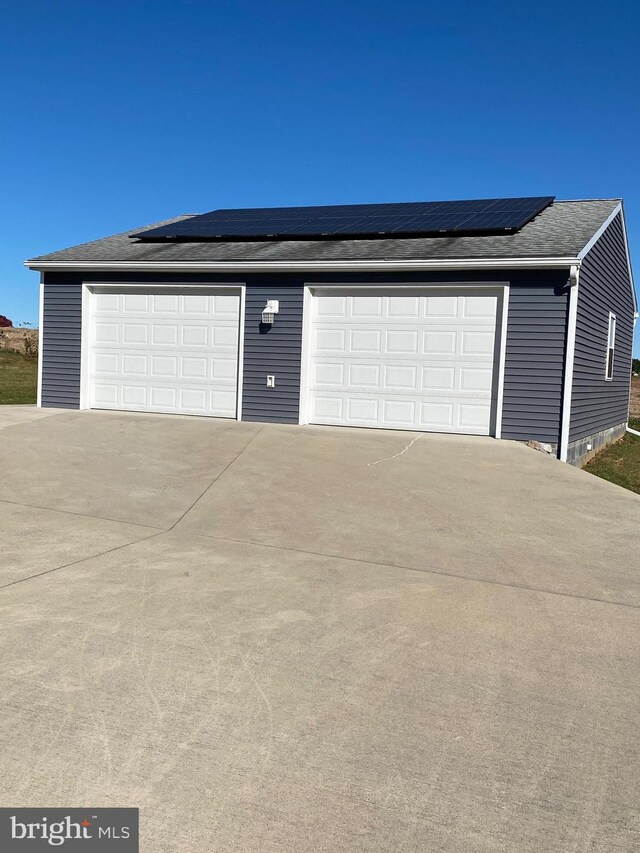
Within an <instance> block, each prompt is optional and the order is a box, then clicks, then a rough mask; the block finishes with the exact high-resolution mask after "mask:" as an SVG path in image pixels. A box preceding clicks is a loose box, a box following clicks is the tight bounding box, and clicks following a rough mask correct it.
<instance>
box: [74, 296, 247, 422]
mask: <svg viewBox="0 0 640 853" xmlns="http://www.w3.org/2000/svg"><path fill="white" fill-rule="evenodd" d="M239 321H240V291H239V290H231V289H229V290H225V289H220V288H218V289H206V290H203V289H199V290H196V289H193V288H192V289H189V290H187V289H181V290H175V291H174V290H171V291H165V290H163V291H160V292H158V291H156V292H151V291H145V290H144V289H136V290H127V291H126V292H122V293H114V292H113V291H107V290H104V291H99V290H98V291H96V292H95V293H94V294H93V297H92V308H91V357H90V368H89V383H90V387H89V406H90V407H91V408H93V409H126V410H129V411H138V412H140V411H142V412H170V413H177V414H178V413H179V414H191V415H209V416H214V417H220V418H235V417H236V406H237V396H238V334H239Z"/></svg>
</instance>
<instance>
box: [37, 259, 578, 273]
mask: <svg viewBox="0 0 640 853" xmlns="http://www.w3.org/2000/svg"><path fill="white" fill-rule="evenodd" d="M579 263H580V261H579V259H578V258H548V257H547V258H475V259H474V258H460V259H451V260H404V261H403V260H358V261H349V260H335V261H38V260H35V259H34V260H30V261H25V262H24V265H25V266H26V267H29V269H32V270H42V271H47V270H66V271H71V270H86V271H87V272H88V271H91V270H113V271H116V270H127V271H129V272H135V271H141V272H142V271H157V272H160V271H163V270H164V271H172V272H216V273H218V272H219V273H229V272H238V273H248V272H313V271H315V270H317V271H319V272H331V271H335V272H346V271H349V270H356V271H371V272H375V271H383V272H386V271H396V270H398V271H410V270H460V269H467V270H468V269H501V268H502V269H514V268H515V269H562V268H564V267H570V266H572V265H573V264H579Z"/></svg>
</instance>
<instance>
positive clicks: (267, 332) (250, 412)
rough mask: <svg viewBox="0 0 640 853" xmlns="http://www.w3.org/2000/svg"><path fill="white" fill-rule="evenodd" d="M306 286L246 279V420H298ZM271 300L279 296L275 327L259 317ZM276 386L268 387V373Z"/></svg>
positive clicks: (244, 409) (243, 406) (244, 410)
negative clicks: (274, 378)
mask: <svg viewBox="0 0 640 853" xmlns="http://www.w3.org/2000/svg"><path fill="white" fill-rule="evenodd" d="M303 293H304V291H303V288H302V286H301V285H299V286H297V287H291V286H287V285H286V283H283V281H282V280H277V279H276V280H271V281H270V280H269V279H268V278H267V277H265V278H264V279H263V280H258V281H256V282H248V283H247V291H246V305H245V326H244V371H243V386H242V419H243V420H245V421H273V422H277V423H298V412H299V405H300V357H301V349H302V300H303ZM267 299H278V300H279V301H280V306H279V307H280V311H279V313H278V314H277V315H276V317H275V323H274V324H273V326H263V325H262V323H261V322H260V317H261V314H262V309H263V308H264V305H265V302H266V301H267ZM269 373H272V374H273V375H274V376H275V377H276V387H275V388H267V374H269Z"/></svg>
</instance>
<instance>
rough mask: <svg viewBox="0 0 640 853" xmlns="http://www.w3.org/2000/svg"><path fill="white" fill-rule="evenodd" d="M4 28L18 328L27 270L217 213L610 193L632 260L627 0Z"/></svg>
mask: <svg viewBox="0 0 640 853" xmlns="http://www.w3.org/2000/svg"><path fill="white" fill-rule="evenodd" d="M0 14H1V20H2V24H1V26H0V81H1V83H2V88H1V92H2V94H1V96H0V97H1V100H2V117H3V118H2V126H1V129H0V156H1V158H2V173H3V177H2V181H1V184H0V192H1V196H0V197H1V199H2V203H1V204H0V313H3V314H7V315H8V316H9V317H11V319H13V320H14V322H16V323H20V322H25V321H29V322H36V321H37V290H38V288H37V280H38V276H37V273H31V272H29V271H27V270H25V269H24V268H23V267H22V261H23V260H24V259H25V258H27V257H30V256H33V255H36V254H40V253H43V252H47V251H52V250H54V249H59V248H62V247H64V246H68V245H73V244H76V243H80V242H83V241H86V240H91V239H95V238H97V237H101V236H105V235H106V234H110V233H114V232H117V231H123V230H126V229H127V228H130V227H135V226H138V225H143V224H146V223H149V222H154V221H157V220H160V219H163V218H165V217H169V216H173V215H175V214H178V213H192V212H203V211H206V210H211V209H214V208H216V207H246V206H270V205H289V204H332V203H335V204H341V203H357V202H376V201H412V200H429V199H441V198H478V197H480V198H482V197H491V196H518V195H546V194H549V195H555V196H557V197H558V198H590V197H614V196H615V197H617V196H622V197H624V199H625V204H626V212H627V222H628V227H629V232H630V234H629V236H630V241H631V251H632V260H633V259H634V258H635V260H636V262H637V260H638V258H640V172H639V170H638V166H637V159H638V152H639V151H640V118H639V112H638V110H639V108H640V74H639V73H638V61H637V55H638V51H637V39H638V32H639V29H640V9H639V8H638V4H637V3H632V2H629V3H621V2H616V0H611V2H608V3H606V4H605V5H602V4H600V3H599V4H598V5H597V6H596V4H595V3H592V2H589V0H585V2H580V3H577V2H566V3H562V2H560V3H558V2H554V3H547V2H539V3H536V4H524V5H523V4H513V3H492V2H483V3H478V2H477V0H475V2H466V0H465V1H464V2H457V3H448V4H443V3H432V2H424V0H423V2H408V0H396V2H394V3H389V2H384V3H383V2H378V0H370V2H360V0H352V2H348V3H346V2H344V0H341V2H333V0H329V2H321V3H305V2H300V0H291V2H290V0H263V2H254V1H253V0H244V2H243V1H242V0H240V2H215V0H209V2H204V0H181V2H179V3H176V2H164V0H158V1H157V2H137V0H130V2H126V3H125V2H121V1H120V0H108V2H96V3H91V2H86V0H82V2H65V0H48V2H42V1H41V0H21V2H20V3H14V2H8V0H0ZM637 337H638V336H637ZM639 349H640V346H639V344H638V341H637V342H636V354H640V353H639Z"/></svg>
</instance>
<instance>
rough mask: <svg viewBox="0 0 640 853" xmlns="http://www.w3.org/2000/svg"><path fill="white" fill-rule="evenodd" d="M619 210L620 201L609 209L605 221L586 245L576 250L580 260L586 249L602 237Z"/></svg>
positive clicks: (620, 207)
mask: <svg viewBox="0 0 640 853" xmlns="http://www.w3.org/2000/svg"><path fill="white" fill-rule="evenodd" d="M621 210H622V202H621V203H620V204H617V205H616V206H615V207H614V209H613V210H612V211H611V213H610V214H609V216H607V218H606V219H605V221H604V222H603V223H602V225H601V226H600V227H599V228H598V230H597V231H596V233H595V234H594V235H593V237H592V238H591V239H590V240H589V242H588V243H587V244H586V246H585V247H584V248H583V249H581V250H580V251H579V252H578V257H579V258H580V260H582V258H584V256H585V255H586V254H587V252H588V251H590V250H591V249H592V248H593V246H595V244H596V243H597V242H598V240H599V239H600V238H601V237H602V235H603V234H604V232H605V231H606V230H607V228H608V227H609V226H610V225H611V223H612V222H613V220H614V219H615V218H616V216H617V215H618V214H619V213H620V211H621Z"/></svg>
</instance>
